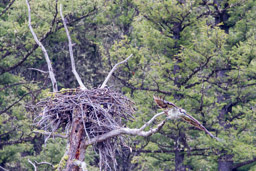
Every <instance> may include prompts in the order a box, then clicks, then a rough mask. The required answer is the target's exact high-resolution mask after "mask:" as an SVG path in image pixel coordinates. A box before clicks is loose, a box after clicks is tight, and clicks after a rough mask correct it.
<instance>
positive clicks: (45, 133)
mask: <svg viewBox="0 0 256 171" xmlns="http://www.w3.org/2000/svg"><path fill="white" fill-rule="evenodd" d="M33 132H34V133H38V134H43V135H49V136H52V137H59V138H67V137H68V136H67V135H62V134H57V133H54V132H47V131H40V130H34V131H33Z"/></svg>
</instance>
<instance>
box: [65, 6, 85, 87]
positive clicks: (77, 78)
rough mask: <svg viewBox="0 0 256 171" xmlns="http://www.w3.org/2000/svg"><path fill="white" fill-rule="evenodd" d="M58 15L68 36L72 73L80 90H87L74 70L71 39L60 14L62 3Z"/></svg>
mask: <svg viewBox="0 0 256 171" xmlns="http://www.w3.org/2000/svg"><path fill="white" fill-rule="evenodd" d="M60 16H61V19H62V21H63V25H64V28H65V30H66V34H67V37H68V48H69V54H70V59H71V67H72V72H73V74H74V75H75V77H76V80H77V82H78V84H79V86H80V88H81V89H82V90H87V88H86V87H85V85H84V84H83V82H82V80H81V78H80V76H79V75H78V73H77V72H76V65H75V60H74V55H73V48H72V46H73V44H72V40H71V37H70V34H69V31H68V27H67V25H66V21H65V18H64V16H63V14H62V4H60Z"/></svg>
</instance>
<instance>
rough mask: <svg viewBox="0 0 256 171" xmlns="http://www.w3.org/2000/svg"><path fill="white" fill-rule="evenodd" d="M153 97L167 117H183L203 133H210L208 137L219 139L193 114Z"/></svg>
mask: <svg viewBox="0 0 256 171" xmlns="http://www.w3.org/2000/svg"><path fill="white" fill-rule="evenodd" d="M153 97H154V101H155V102H156V104H157V105H158V106H159V107H160V108H162V109H164V110H165V113H166V114H167V118H168V119H179V118H181V119H183V120H184V121H186V122H188V123H189V124H191V125H193V126H195V127H196V128H198V129H200V130H202V131H204V132H205V133H207V134H208V135H210V137H212V138H214V139H216V140H218V141H220V139H219V138H217V137H215V136H214V135H212V133H210V132H209V131H208V130H207V129H206V128H205V127H204V126H203V125H202V124H201V123H200V122H199V121H198V120H196V119H195V118H194V117H193V116H191V115H189V114H187V112H186V111H185V110H184V109H182V108H179V107H177V106H176V105H175V104H173V103H171V102H169V101H166V100H164V99H162V98H159V97H156V96H153Z"/></svg>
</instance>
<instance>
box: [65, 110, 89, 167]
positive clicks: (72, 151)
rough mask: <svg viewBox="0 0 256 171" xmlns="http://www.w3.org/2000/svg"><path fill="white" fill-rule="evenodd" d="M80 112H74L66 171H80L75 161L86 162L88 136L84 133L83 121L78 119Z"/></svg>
mask: <svg viewBox="0 0 256 171" xmlns="http://www.w3.org/2000/svg"><path fill="white" fill-rule="evenodd" d="M78 114H79V113H78V112H76V111H74V113H73V121H72V127H71V132H70V137H69V144H70V145H69V149H68V159H67V163H66V168H65V171H79V170H80V168H79V167H78V166H77V165H75V164H74V160H79V161H82V162H83V161H84V159H85V151H86V148H87V146H86V145H85V142H86V134H85V131H84V126H83V121H82V119H81V118H80V117H78Z"/></svg>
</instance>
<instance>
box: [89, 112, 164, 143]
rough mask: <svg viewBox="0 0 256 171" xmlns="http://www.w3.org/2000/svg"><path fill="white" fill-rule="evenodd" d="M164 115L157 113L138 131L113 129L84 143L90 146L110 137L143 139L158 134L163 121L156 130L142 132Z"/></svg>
mask: <svg viewBox="0 0 256 171" xmlns="http://www.w3.org/2000/svg"><path fill="white" fill-rule="evenodd" d="M162 114H164V112H161V113H158V114H156V115H155V116H153V118H152V119H150V120H149V121H148V122H147V123H145V124H144V125H143V126H142V127H141V128H140V129H136V128H135V129H131V128H123V127H121V128H119V129H115V130H113V131H110V132H108V133H105V134H103V135H100V136H97V137H95V138H92V139H90V140H87V141H86V143H85V144H86V145H87V146H88V145H91V144H94V143H98V142H102V141H104V140H106V139H108V138H111V137H115V136H118V135H121V134H128V135H137V136H143V137H148V136H150V135H152V134H153V133H156V132H158V131H159V130H160V129H161V128H162V127H163V126H164V124H165V121H166V119H165V120H164V121H162V122H160V123H159V124H158V125H157V127H156V128H154V129H150V130H149V131H143V130H144V129H145V128H146V127H147V126H148V125H149V124H150V123H152V122H153V121H154V120H155V118H156V117H158V116H160V115H162Z"/></svg>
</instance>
